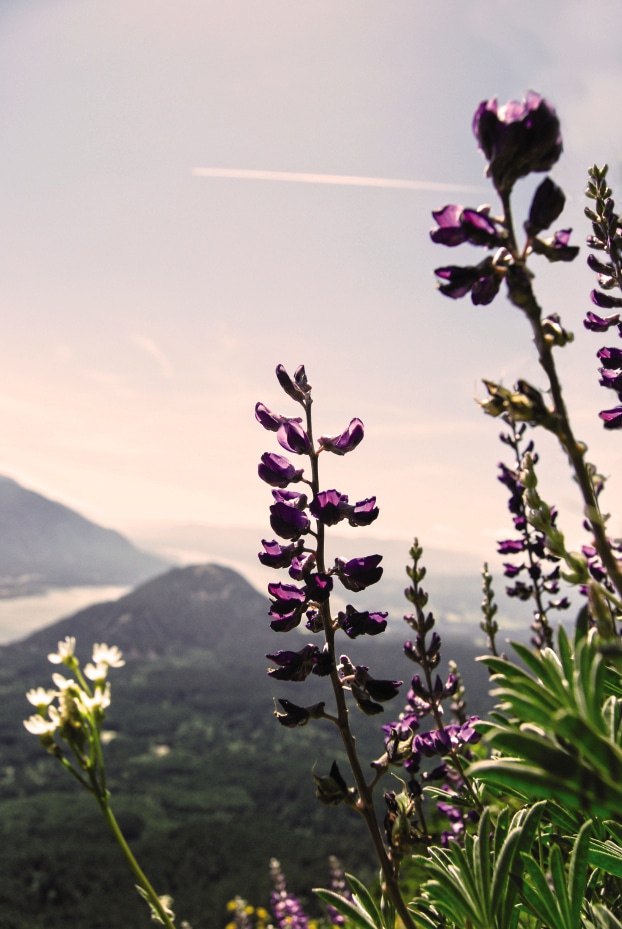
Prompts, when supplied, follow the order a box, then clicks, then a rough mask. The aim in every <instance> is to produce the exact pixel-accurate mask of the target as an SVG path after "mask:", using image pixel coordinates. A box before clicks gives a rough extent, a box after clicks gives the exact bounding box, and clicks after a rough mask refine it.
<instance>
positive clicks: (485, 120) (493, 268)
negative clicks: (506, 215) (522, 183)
mask: <svg viewBox="0 0 622 929" xmlns="http://www.w3.org/2000/svg"><path fill="white" fill-rule="evenodd" d="M473 131H474V133H475V137H476V139H477V141H478V143H479V147H480V149H481V151H482V152H483V153H484V155H485V157H486V159H487V160H488V167H487V172H486V173H487V174H488V176H489V177H490V178H491V179H492V181H493V184H494V186H495V188H496V190H497V192H498V193H499V195H500V196H501V199H502V201H503V204H504V207H505V206H507V200H508V197H509V194H510V192H511V190H512V188H513V186H514V184H515V183H516V181H517V180H518V179H519V178H521V177H525V176H526V175H527V174H531V173H532V172H538V171H548V170H549V169H550V168H552V167H553V165H554V164H555V162H556V161H557V159H558V158H559V156H560V154H561V151H562V141H561V135H560V129H559V120H558V118H557V115H556V113H555V110H554V109H553V108H552V107H551V106H550V104H548V103H547V102H546V100H544V99H543V98H542V97H540V96H539V95H538V94H535V93H529V94H527V97H526V98H525V100H523V101H522V102H516V101H512V102H510V103H507V104H505V106H501V107H500V106H498V104H497V101H496V100H484V101H483V102H482V103H481V104H480V105H479V107H478V108H477V111H476V113H475V117H474V119H473ZM564 203H565V196H564V193H563V191H562V190H561V189H560V188H559V187H558V186H557V185H556V184H555V183H554V182H553V181H552V180H551V179H550V178H548V177H547V178H545V179H544V180H543V181H542V183H541V184H540V186H539V187H538V189H537V190H536V192H535V194H534V197H533V200H532V203H531V208H530V211H529V217H528V219H527V220H526V221H525V224H524V226H525V232H526V234H527V244H526V245H525V249H524V251H523V252H522V253H520V252H519V251H518V250H517V247H516V243H515V242H514V236H513V232H512V231H511V229H510V228H509V226H508V224H507V222H506V221H505V220H503V219H499V218H496V217H494V216H492V215H491V212H490V207H489V206H479V207H477V208H476V209H473V208H470V207H467V208H465V207H463V206H461V205H458V204H448V205H447V206H445V207H443V208H442V209H440V210H435V211H434V212H433V213H432V216H433V217H434V220H435V221H436V223H437V225H436V226H435V227H434V228H432V229H431V230H430V238H431V239H432V241H433V242H436V243H438V244H440V245H448V246H449V247H452V248H453V247H454V246H456V245H462V244H463V243H465V242H468V243H470V244H471V245H476V246H479V247H483V248H486V249H488V250H494V254H493V255H488V256H487V257H486V258H484V259H482V261H480V262H479V263H477V264H474V265H466V266H463V265H446V266H444V267H442V268H437V269H436V270H435V272H434V273H435V274H436V276H437V278H438V289H439V290H440V292H441V293H442V294H444V295H445V296H446V297H451V298H452V299H454V300H455V299H458V298H460V297H464V296H466V294H470V295H471V301H472V302H473V303H474V304H475V305H476V306H487V305H488V304H489V303H492V301H493V300H494V298H495V297H496V296H497V294H498V292H499V288H500V287H501V283H502V281H503V280H504V279H505V280H506V282H507V286H508V290H509V292H510V295H516V296H518V295H517V294H516V291H517V289H519V288H520V287H521V286H523V285H524V281H523V280H522V279H521V276H520V274H516V273H513V271H516V270H520V268H521V267H522V264H523V262H524V259H525V257H526V255H527V254H528V253H529V252H535V253H536V254H538V255H543V256H544V257H546V258H547V259H548V260H549V261H572V260H573V259H574V258H576V256H577V254H578V248H577V247H575V246H571V245H570V244H569V239H570V233H571V231H572V230H570V229H561V230H559V231H557V232H555V233H553V235H552V236H551V237H550V238H547V239H542V238H540V237H539V235H540V233H541V232H543V231H544V230H545V229H548V228H549V227H550V226H551V224H552V223H553V222H555V220H556V219H557V218H558V216H559V215H560V214H561V212H562V210H563V208H564Z"/></svg>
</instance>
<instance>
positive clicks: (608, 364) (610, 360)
mask: <svg viewBox="0 0 622 929" xmlns="http://www.w3.org/2000/svg"><path fill="white" fill-rule="evenodd" d="M596 356H597V358H598V359H599V360H600V363H601V365H602V366H603V368H607V369H608V370H609V369H612V368H622V348H611V346H605V347H604V348H601V349H599V351H597V352H596Z"/></svg>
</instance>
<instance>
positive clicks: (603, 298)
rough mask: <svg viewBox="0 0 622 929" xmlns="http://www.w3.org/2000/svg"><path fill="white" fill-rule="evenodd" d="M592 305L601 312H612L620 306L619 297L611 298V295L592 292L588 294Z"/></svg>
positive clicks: (621, 299)
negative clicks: (597, 307)
mask: <svg viewBox="0 0 622 929" xmlns="http://www.w3.org/2000/svg"><path fill="white" fill-rule="evenodd" d="M590 298H591V300H592V303H595V304H596V306H599V307H600V308H601V310H612V309H614V307H615V308H617V307H621V306H622V298H621V297H612V296H611V294H606V293H603V291H602V290H593V291H592V293H591V294H590Z"/></svg>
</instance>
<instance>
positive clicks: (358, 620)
mask: <svg viewBox="0 0 622 929" xmlns="http://www.w3.org/2000/svg"><path fill="white" fill-rule="evenodd" d="M388 615H389V614H388V613H369V612H368V611H364V612H362V613H359V612H358V610H355V609H354V607H353V606H350V604H348V606H346V611H345V613H339V615H338V620H339V625H340V626H341V628H342V629H343V631H344V632H345V634H346V635H347V636H349V638H351V639H356V638H357V637H358V636H359V635H379V634H380V633H381V632H384V630H385V629H386V628H387V616H388Z"/></svg>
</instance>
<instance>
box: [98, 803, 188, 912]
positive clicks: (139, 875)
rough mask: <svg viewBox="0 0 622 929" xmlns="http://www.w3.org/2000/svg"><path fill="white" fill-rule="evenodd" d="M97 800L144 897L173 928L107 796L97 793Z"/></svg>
mask: <svg viewBox="0 0 622 929" xmlns="http://www.w3.org/2000/svg"><path fill="white" fill-rule="evenodd" d="M97 802H98V804H99V808H100V810H101V811H102V813H103V816H104V819H105V820H106V822H107V823H108V826H109V828H110V831H111V832H112V834H113V836H114V838H115V840H116V842H117V845H118V846H119V848H120V849H121V851H122V853H123V855H124V857H125V860H126V861H127V863H128V865H129V866H130V869H131V871H132V873H133V875H134V877H135V878H136V882H137V884H138V886H139V887H141V888H142V890H143V891H144V892H145V896H146V899H147V900H148V902H149V903H150V904H151V906H152V907H153V909H154V910H155V912H156V913H157V914H158V917H159V919H160V921H161V922H162V923H163V924H164V925H165V926H166V927H167V929H175V923H174V922H173V921H172V920H171V918H170V916H169V915H168V914H167V912H166V910H165V909H164V907H163V906H162V903H161V902H160V898H159V897H158V895H157V893H156V892H155V890H154V889H153V887H152V886H151V884H150V882H149V880H148V879H147V877H146V875H145V873H144V872H143V870H142V868H141V867H140V865H139V864H138V862H137V861H136V858H135V857H134V855H133V853H132V850H131V848H130V847H129V845H128V844H127V842H126V840H125V836H124V835H123V833H122V832H121V829H120V827H119V824H118V822H117V820H116V819H115V816H114V813H113V812H112V810H111V808H110V804H109V803H108V799H107V797H105V796H101V795H98V796H97Z"/></svg>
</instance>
